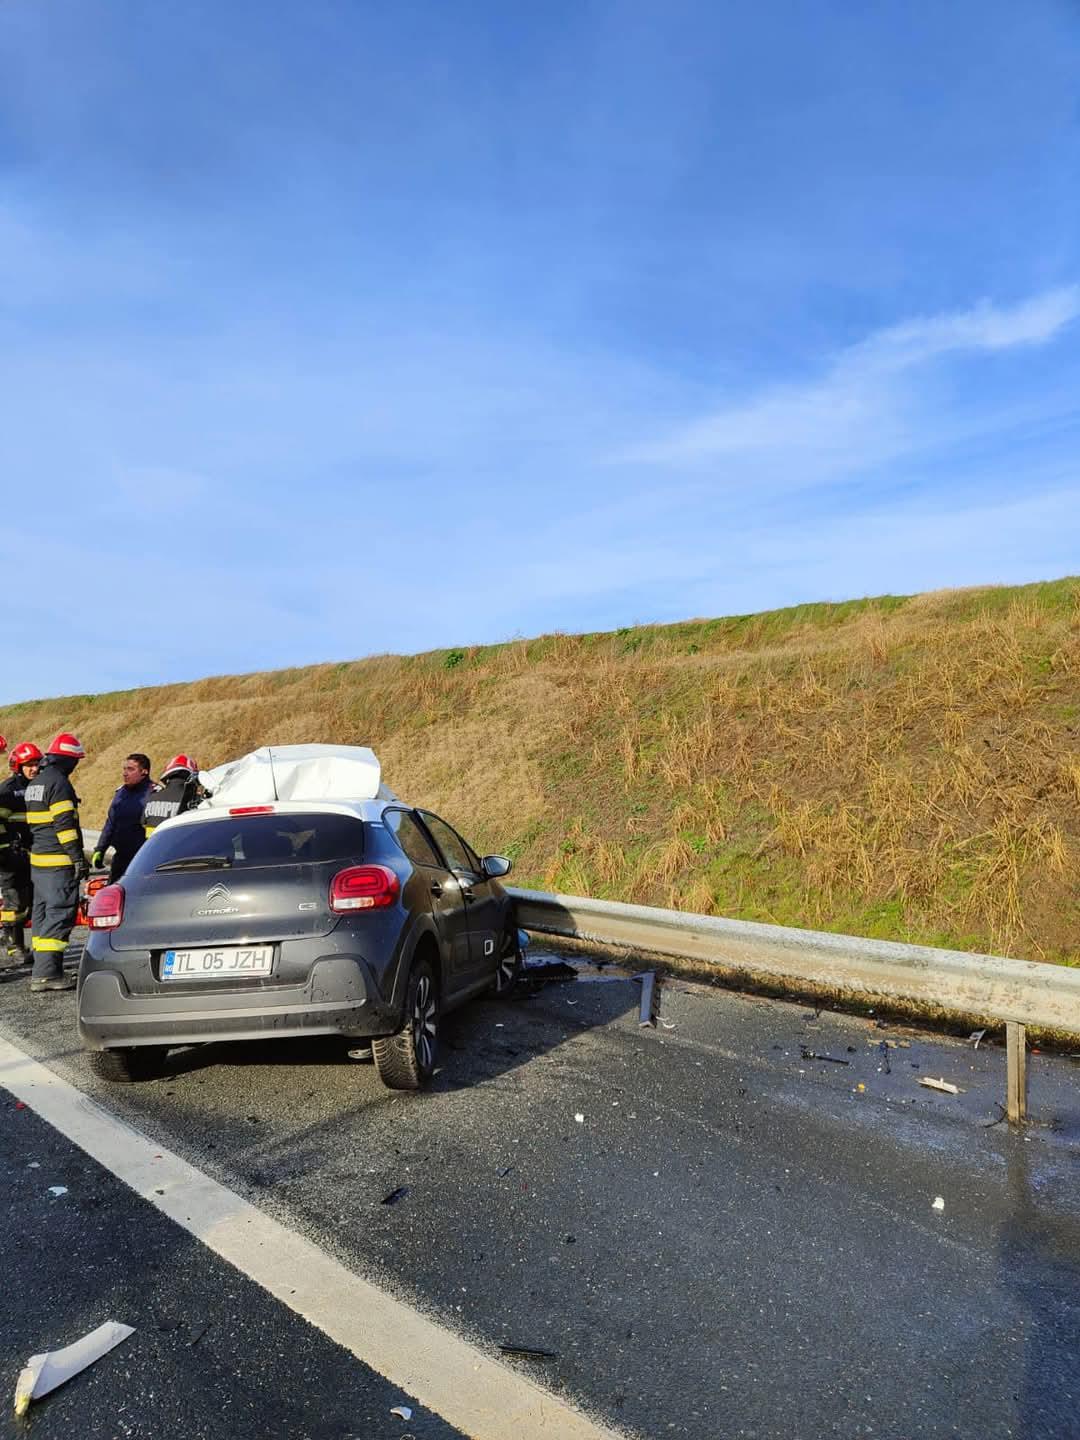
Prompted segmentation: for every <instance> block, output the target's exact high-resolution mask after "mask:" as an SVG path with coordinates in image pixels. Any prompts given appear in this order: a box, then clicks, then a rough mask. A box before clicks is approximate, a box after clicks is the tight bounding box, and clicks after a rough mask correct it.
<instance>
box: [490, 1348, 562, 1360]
mask: <svg viewBox="0 0 1080 1440" xmlns="http://www.w3.org/2000/svg"><path fill="white" fill-rule="evenodd" d="M499 1349H500V1350H501V1351H502V1353H503V1354H504V1355H525V1356H528V1358H529V1359H531V1360H557V1359H558V1358H559V1356H558V1353H557V1352H556V1351H555V1350H537V1349H536V1348H535V1347H534V1346H532V1345H500V1346H499Z"/></svg>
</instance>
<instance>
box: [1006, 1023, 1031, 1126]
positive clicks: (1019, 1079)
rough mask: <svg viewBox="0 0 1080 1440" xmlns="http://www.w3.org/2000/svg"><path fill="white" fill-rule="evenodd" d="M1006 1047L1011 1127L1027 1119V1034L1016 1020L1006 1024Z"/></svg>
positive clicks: (1008, 1108)
mask: <svg viewBox="0 0 1080 1440" xmlns="http://www.w3.org/2000/svg"><path fill="white" fill-rule="evenodd" d="M1005 1045H1006V1050H1007V1063H1008V1069H1009V1075H1008V1086H1007V1095H1006V1099H1007V1102H1008V1103H1007V1106H1006V1108H1007V1110H1008V1115H1009V1124H1010V1125H1021V1124H1023V1122H1024V1121H1025V1120H1026V1119H1027V1032H1026V1030H1025V1029H1024V1026H1023V1025H1021V1024H1019V1023H1018V1022H1017V1021H1015V1020H1007V1021H1006V1022H1005Z"/></svg>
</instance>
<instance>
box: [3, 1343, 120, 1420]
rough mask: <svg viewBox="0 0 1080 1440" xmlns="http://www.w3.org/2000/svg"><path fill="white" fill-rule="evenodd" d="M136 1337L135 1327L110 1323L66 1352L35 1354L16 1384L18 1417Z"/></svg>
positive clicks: (64, 1350)
mask: <svg viewBox="0 0 1080 1440" xmlns="http://www.w3.org/2000/svg"><path fill="white" fill-rule="evenodd" d="M134 1334H135V1329H134V1326H132V1325H121V1324H120V1323H119V1321H117V1320H107V1321H106V1322H105V1324H104V1325H99V1326H98V1328H97V1329H96V1330H91V1332H90V1334H89V1335H84V1336H83V1338H82V1339H81V1340H76V1341H75V1343H74V1344H73V1345H67V1346H65V1347H64V1349H63V1350H46V1351H44V1352H43V1353H42V1354H41V1355H31V1356H30V1359H29V1360H28V1361H27V1362H26V1364H25V1365H24V1366H23V1368H22V1370H20V1372H19V1378H18V1379H17V1380H16V1382H15V1414H16V1415H25V1414H26V1412H27V1410H29V1408H30V1401H31V1400H40V1399H41V1397H42V1396H43V1395H48V1394H49V1392H50V1391H51V1390H55V1389H56V1388H57V1387H58V1386H59V1385H63V1384H65V1383H66V1382H67V1381H68V1380H71V1379H72V1378H73V1377H74V1376H76V1375H78V1374H79V1372H80V1371H82V1370H85V1369H86V1368H87V1366H89V1365H93V1363H94V1361H95V1360H100V1359H101V1357H102V1356H103V1355H107V1354H108V1353H109V1351H110V1350H112V1349H113V1348H114V1346H116V1345H119V1344H120V1342H121V1340H126V1339H127V1338H128V1336H129V1335H134Z"/></svg>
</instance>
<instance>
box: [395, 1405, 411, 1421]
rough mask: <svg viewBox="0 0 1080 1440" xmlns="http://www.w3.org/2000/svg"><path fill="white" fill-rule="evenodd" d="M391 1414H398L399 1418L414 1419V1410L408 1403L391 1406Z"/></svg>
mask: <svg viewBox="0 0 1080 1440" xmlns="http://www.w3.org/2000/svg"><path fill="white" fill-rule="evenodd" d="M390 1414H391V1415H396V1416H397V1417H398V1419H399V1420H411V1419H412V1410H411V1409H410V1408H409V1406H408V1405H392V1406H391V1407H390Z"/></svg>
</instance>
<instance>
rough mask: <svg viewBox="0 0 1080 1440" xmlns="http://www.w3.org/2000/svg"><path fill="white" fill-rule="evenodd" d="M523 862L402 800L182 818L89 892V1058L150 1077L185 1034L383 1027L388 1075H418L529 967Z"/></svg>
mask: <svg viewBox="0 0 1080 1440" xmlns="http://www.w3.org/2000/svg"><path fill="white" fill-rule="evenodd" d="M509 869H510V861H509V860H507V859H505V858H504V857H503V856H499V855H487V856H484V857H483V858H482V859H481V858H480V857H479V856H478V855H477V854H476V853H475V851H474V850H473V849H472V848H471V847H470V846H469V845H468V844H467V843H466V842H465V841H464V840H463V839H462V838H461V836H460V835H458V834H457V832H456V831H455V830H453V829H452V828H451V826H449V825H448V824H447V823H446V822H445V821H444V820H441V819H439V817H438V816H436V815H432V814H431V813H430V812H428V811H425V810H417V809H412V808H411V807H409V806H407V805H403V804H402V803H400V802H398V801H393V802H386V801H368V802H356V803H354V802H346V801H342V802H337V801H333V802H331V801H326V802H322V801H320V802H317V803H303V802H299V801H295V802H285V803H275V804H273V805H255V806H239V807H236V808H234V809H231V810H227V811H226V810H210V811H191V812H189V813H188V814H186V815H182V816H178V817H177V818H176V819H175V820H170V821H168V822H167V823H166V824H165V825H163V826H161V827H160V828H159V829H158V830H156V831H155V832H154V834H153V836H152V837H151V838H150V839H149V840H148V841H147V842H146V844H145V845H144V846H143V847H142V849H141V850H140V851H139V853H138V855H136V857H135V859H134V861H133V862H132V864H131V866H130V868H129V869H128V871H127V873H126V874H125V875H124V877H123V879H122V880H121V881H119V882H118V883H117V884H115V885H110V886H108V887H106V888H105V889H104V890H101V891H99V892H98V894H97V895H96V896H95V897H94V899H93V901H92V902H91V906H90V914H89V923H90V934H89V937H88V939H87V943H86V947H85V950H84V953H83V959H82V964H81V966H80V969H79V989H78V1014H79V1034H80V1037H81V1039H82V1041H83V1043H84V1045H85V1046H86V1047H87V1049H88V1050H90V1051H91V1063H92V1065H93V1067H94V1069H95V1071H96V1072H97V1073H98V1074H99V1075H102V1076H103V1077H105V1078H107V1079H111V1080H136V1079H148V1078H151V1077H152V1076H154V1075H156V1074H157V1073H159V1072H160V1070H161V1068H162V1066H163V1064H164V1061H165V1057H166V1055H167V1054H168V1051H169V1049H170V1047H173V1046H178V1045H191V1044H198V1043H202V1042H205V1041H214V1040H265V1039H267V1038H270V1037H273V1036H297V1035H319V1034H322V1035H338V1036H344V1037H349V1038H350V1039H364V1040H370V1041H371V1045H372V1051H373V1053H374V1059H375V1064H376V1067H377V1069H378V1072H379V1075H380V1077H381V1078H382V1080H383V1081H384V1083H385V1084H387V1085H389V1086H391V1087H393V1088H395V1089H418V1088H420V1087H421V1086H422V1085H424V1084H425V1083H426V1082H427V1081H428V1080H429V1079H430V1077H431V1075H432V1073H433V1071H434V1069H435V1065H436V1061H437V1055H438V1040H439V1022H440V1017H441V1016H442V1015H443V1014H445V1013H446V1011H448V1010H449V1009H451V1008H452V1007H453V1006H455V1005H459V1004H461V1003H462V1002H463V1001H465V1000H468V999H469V998H470V997H472V996H474V995H478V994H480V993H481V992H483V991H485V990H492V991H498V990H500V989H502V988H503V987H505V986H506V985H508V984H510V983H511V982H512V981H513V979H514V978H515V975H516V974H517V972H518V970H519V969H520V966H521V952H520V948H519V944H518V932H517V926H516V923H515V919H514V909H513V902H512V900H511V898H510V897H509V896H508V895H507V894H506V892H505V890H504V889H503V887H502V885H501V884H500V883H499V881H500V879H501V878H502V877H503V876H505V875H506V874H507V873H508V871H509Z"/></svg>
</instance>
